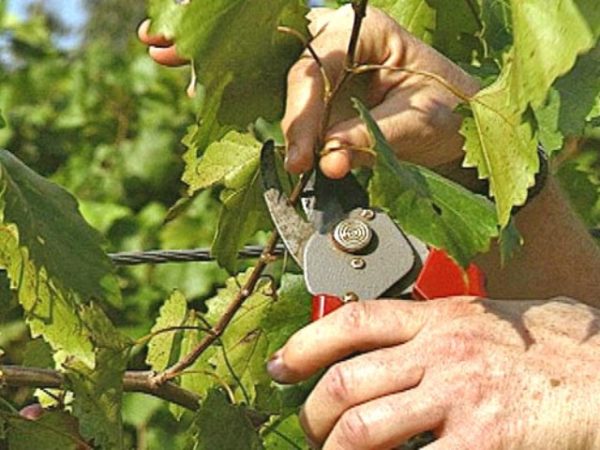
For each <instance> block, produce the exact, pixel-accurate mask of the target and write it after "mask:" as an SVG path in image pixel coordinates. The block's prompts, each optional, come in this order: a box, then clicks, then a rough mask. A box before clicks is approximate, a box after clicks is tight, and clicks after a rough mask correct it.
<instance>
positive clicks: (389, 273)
mask: <svg viewBox="0 0 600 450" xmlns="http://www.w3.org/2000/svg"><path fill="white" fill-rule="evenodd" d="M260 168H261V175H262V182H263V188H264V192H263V195H264V198H265V201H266V204H267V208H268V210H269V212H270V215H271V219H272V221H273V223H274V225H275V227H276V229H277V231H278V233H279V235H280V237H281V240H282V241H283V243H284V245H285V247H286V249H287V251H288V253H289V255H290V256H291V257H292V258H293V259H294V261H295V262H296V263H297V264H298V265H299V266H300V267H301V268H302V270H303V272H304V278H305V281H306V286H307V288H308V290H309V291H310V293H311V294H312V295H313V302H312V319H313V320H318V319H320V318H322V317H323V316H325V315H327V314H329V313H330V312H332V311H334V310H336V309H337V308H339V307H341V306H342V305H344V304H345V303H347V302H350V301H358V300H368V299H377V298H382V297H386V298H400V299H411V298H412V299H415V300H430V299H435V298H440V297H448V296H453V295H474V296H485V295H486V292H485V276H484V274H483V272H482V271H481V270H480V269H479V268H478V267H477V266H475V265H471V266H469V267H468V268H467V269H466V270H464V269H463V268H462V267H460V266H459V265H457V264H456V263H455V262H454V261H453V260H452V259H451V258H450V257H449V256H448V255H447V254H446V253H445V252H444V251H442V250H438V249H433V248H429V247H427V246H426V245H425V244H424V243H423V242H421V241H420V240H418V239H416V238H415V237H413V236H410V235H408V234H407V233H405V232H404V231H403V230H402V229H401V228H399V227H398V225H397V224H396V223H395V222H394V221H393V220H392V219H391V218H390V216H388V215H387V214H386V213H385V212H383V211H381V210H378V209H375V208H371V207H370V206H369V199H368V196H367V193H366V192H365V190H364V189H363V187H362V186H361V185H360V183H359V182H358V181H357V179H356V178H355V176H354V175H353V174H348V175H347V176H346V177H345V178H343V179H341V180H331V179H328V178H327V177H325V176H324V175H323V174H322V173H321V172H320V171H319V170H318V169H317V170H316V171H315V173H314V174H313V176H312V177H311V179H310V181H309V182H308V183H307V185H306V187H305V188H304V191H303V193H302V196H301V203H302V208H303V210H304V213H305V216H306V217H303V216H302V215H301V214H300V213H299V212H298V211H297V209H296V208H295V207H293V206H292V205H291V204H290V201H289V199H288V197H287V196H286V194H285V193H284V191H283V189H282V186H281V183H280V180H279V177H278V172H277V167H276V156H275V147H274V144H273V142H272V141H268V142H267V143H265V144H264V146H263V148H262V151H261V161H260Z"/></svg>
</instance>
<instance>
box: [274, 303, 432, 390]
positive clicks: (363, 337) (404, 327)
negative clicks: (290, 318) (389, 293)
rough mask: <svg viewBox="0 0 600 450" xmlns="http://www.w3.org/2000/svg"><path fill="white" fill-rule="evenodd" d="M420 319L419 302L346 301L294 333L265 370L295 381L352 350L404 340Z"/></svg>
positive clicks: (415, 330) (279, 378)
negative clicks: (330, 312)
mask: <svg viewBox="0 0 600 450" xmlns="http://www.w3.org/2000/svg"><path fill="white" fill-rule="evenodd" d="M424 322H425V314H423V304H421V303H417V302H409V301H402V302H399V301H397V300H374V301H361V302H354V303H349V304H347V305H345V306H344V307H343V308H340V309H339V310H337V311H335V312H334V313H332V314H330V315H328V316H326V317H324V318H323V319H321V320H319V321H317V322H314V323H312V324H310V325H308V326H306V327H304V328H303V329H301V330H300V331H298V332H297V333H296V334H294V335H293V336H292V337H291V338H290V339H289V340H288V342H287V343H286V344H285V345H284V346H283V348H282V349H280V350H279V351H278V352H277V353H275V355H273V357H272V358H271V360H270V361H269V363H268V370H269V373H270V374H271V376H272V377H273V378H274V379H275V380H277V381H279V382H280V383H295V382H297V381H300V380H303V379H306V378H308V377H310V376H311V375H313V374H314V373H316V372H317V371H318V370H319V369H321V368H324V367H328V366H330V365H331V364H333V363H335V362H337V361H339V360H341V359H343V358H345V357H346V356H349V355H351V354H353V353H356V352H359V351H366V350H372V349H376V348H381V347H388V346H392V345H397V344H399V343H403V342H406V341H408V340H410V339H412V338H413V337H414V336H415V335H416V334H417V333H418V332H419V330H420V329H421V327H422V326H423V324H424Z"/></svg>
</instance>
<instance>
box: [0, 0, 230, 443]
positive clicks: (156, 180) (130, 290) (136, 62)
mask: <svg viewBox="0 0 600 450" xmlns="http://www.w3.org/2000/svg"><path fill="white" fill-rule="evenodd" d="M88 4H89V5H88V12H89V22H88V25H87V27H86V28H85V29H84V30H83V39H82V40H81V42H80V43H79V44H78V45H77V46H75V47H74V48H70V49H66V50H65V49H61V48H60V47H59V46H57V45H56V40H57V38H58V37H60V36H62V35H64V34H65V33H66V32H68V31H69V30H66V29H65V28H64V26H63V25H62V24H61V23H60V22H59V20H58V19H57V17H56V16H53V15H52V14H51V13H50V12H49V11H46V10H45V9H44V7H43V6H42V5H43V4H42V3H38V4H37V5H34V7H32V8H31V9H30V12H29V15H28V16H27V18H25V19H24V20H21V19H18V18H16V17H13V16H10V15H8V14H6V13H5V8H4V6H5V5H4V3H3V2H0V30H1V31H0V46H1V52H2V56H1V57H0V111H2V112H1V116H2V118H3V119H4V120H5V121H6V126H5V127H4V128H2V129H0V148H7V149H10V151H11V152H12V153H14V154H15V155H16V156H17V157H18V158H20V159H21V160H22V161H24V162H25V163H26V164H27V165H28V166H29V167H31V168H32V169H34V170H35V171H36V172H38V173H40V174H42V175H44V176H46V177H48V178H50V179H51V180H52V181H54V182H57V183H58V184H60V185H62V186H63V187H65V188H66V189H67V190H68V191H70V192H71V193H73V194H74V195H75V196H76V197H77V199H78V200H79V201H80V205H81V211H82V213H83V214H84V216H85V217H86V219H87V220H88V221H89V222H90V223H91V224H92V225H93V226H94V227H95V228H97V229H98V230H99V231H100V232H101V233H102V234H103V235H104V236H105V238H106V245H105V248H106V250H107V251H124V250H141V249H156V248H195V247H208V246H210V244H211V241H212V237H213V234H214V230H215V227H216V221H217V218H218V214H219V205H218V201H217V199H216V198H213V194H211V193H209V192H207V193H203V194H201V195H200V196H199V197H198V198H197V200H196V201H195V202H194V204H193V205H192V206H191V207H190V208H188V209H187V210H186V211H185V213H184V214H183V215H181V216H179V217H178V218H177V219H175V220H173V221H171V222H169V223H164V219H165V217H166V215H167V211H168V209H169V208H170V207H171V206H172V205H173V204H174V203H175V202H176V201H177V200H178V199H179V198H180V197H181V196H182V195H183V194H184V191H185V188H184V186H183V184H182V183H181V182H180V176H181V172H182V170H183V164H182V161H181V153H182V151H183V147H182V146H181V144H180V143H179V141H180V139H181V136H183V135H184V134H185V131H186V130H185V129H186V127H187V125H188V124H190V123H192V122H193V121H194V114H193V110H194V109H195V107H194V105H193V102H192V101H190V100H189V99H188V98H187V97H186V96H185V85H186V82H187V79H186V78H187V72H186V71H185V69H182V70H168V69H164V68H161V67H159V66H157V65H155V64H154V63H153V62H152V61H151V60H150V58H148V57H147V55H146V51H145V49H144V47H143V46H142V45H141V44H140V43H138V42H137V40H136V34H135V27H136V25H137V24H138V23H139V22H140V21H141V20H142V19H143V18H144V4H143V2H122V1H103V2H92V1H89V2H88ZM118 274H119V282H120V285H121V288H122V290H123V297H124V307H123V309H122V310H117V309H114V310H109V311H108V313H109V315H110V317H111V319H112V320H113V322H114V323H115V324H116V325H117V326H118V327H119V328H120V329H121V330H122V331H124V332H125V333H126V334H127V335H129V336H130V337H133V338H137V337H140V336H143V335H145V334H147V333H148V332H149V330H150V329H151V327H152V326H153V324H154V320H155V318H156V316H157V315H158V309H159V308H160V306H161V304H162V302H163V301H164V299H165V298H167V297H168V295H169V294H170V293H171V291H172V290H173V289H175V288H176V287H177V288H178V289H180V290H181V291H182V292H183V293H185V295H186V298H188V299H189V300H190V301H191V302H195V303H197V305H198V306H202V304H203V301H204V299H206V298H208V297H210V296H211V295H212V294H214V292H215V290H216V287H217V286H218V285H220V284H223V282H224V280H225V278H226V272H225V271H223V270H221V269H219V268H218V267H217V266H216V264H212V263H209V264H206V263H195V264H187V265H165V266H156V267H151V266H142V267H137V268H131V269H122V270H119V272H118ZM0 304H1V305H2V306H1V308H0V347H2V349H3V350H5V352H6V355H5V357H4V358H3V360H2V361H3V363H6V364H10V363H13V364H22V363H23V361H24V355H25V352H24V349H25V347H26V345H27V343H28V342H29V341H30V339H29V333H28V331H27V329H26V327H25V324H24V322H23V313H22V311H21V310H20V308H19V307H18V306H17V304H16V301H14V299H12V294H11V293H10V292H9V291H8V288H7V280H6V277H5V276H4V274H3V273H0ZM143 360H144V355H143V354H139V355H135V354H134V357H133V358H132V364H131V368H133V369H135V368H144V367H145V366H144V363H143ZM32 393H33V392H32V391H31V390H27V389H21V390H13V391H11V392H10V394H11V395H10V397H9V398H10V401H11V402H12V403H13V404H14V405H15V406H16V407H20V406H22V405H23V404H25V403H27V402H31V401H32ZM142 411H143V414H142V413H141V412H142ZM124 415H125V421H126V432H127V436H126V441H127V442H128V447H127V448H132V447H135V446H138V448H167V447H171V446H170V445H169V444H171V443H172V442H173V441H172V439H173V436H174V432H175V431H176V430H177V429H178V428H182V429H183V428H185V427H186V422H185V420H184V421H183V422H181V423H178V422H176V421H175V420H174V419H173V417H172V416H171V415H170V413H169V412H168V410H167V407H166V404H165V403H163V402H160V401H156V400H153V399H148V398H147V397H144V396H140V395H132V396H130V397H129V396H128V397H126V398H125V405H124ZM171 448H175V447H171Z"/></svg>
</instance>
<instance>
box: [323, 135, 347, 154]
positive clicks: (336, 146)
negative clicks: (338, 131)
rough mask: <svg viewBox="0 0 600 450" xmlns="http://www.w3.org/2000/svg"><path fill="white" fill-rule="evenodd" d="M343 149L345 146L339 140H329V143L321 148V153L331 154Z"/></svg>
mask: <svg viewBox="0 0 600 450" xmlns="http://www.w3.org/2000/svg"><path fill="white" fill-rule="evenodd" d="M344 147H346V144H344V143H343V142H342V141H340V140H339V139H335V138H334V139H330V140H329V141H327V142H326V143H325V146H324V147H323V153H329V152H333V151H335V150H341V149H342V148H344Z"/></svg>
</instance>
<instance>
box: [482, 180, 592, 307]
mask: <svg viewBox="0 0 600 450" xmlns="http://www.w3.org/2000/svg"><path fill="white" fill-rule="evenodd" d="M516 224H517V227H518V228H519V231H520V232H521V234H522V236H523V238H524V240H525V244H524V246H523V248H522V249H521V250H520V252H519V253H518V254H517V255H516V256H515V257H513V258H512V259H511V260H510V261H508V262H507V263H506V264H505V266H504V267H501V263H500V257H499V251H498V248H497V247H495V248H493V249H492V251H490V252H489V253H488V254H486V255H483V256H481V257H479V258H478V260H477V263H478V264H479V265H480V266H481V267H482V269H484V271H485V272H486V274H487V280H488V291H489V294H490V297H492V298H506V299H542V298H550V297H555V296H559V295H564V296H568V297H571V298H574V299H577V300H580V301H582V302H585V303H587V304H589V305H592V306H595V307H600V247H598V246H597V245H596V243H595V242H594V240H593V238H592V237H591V236H590V235H589V233H588V230H587V229H586V228H585V227H584V225H583V223H582V222H581V221H580V220H579V219H578V218H577V217H576V216H575V213H574V212H573V210H572V209H571V207H570V206H569V203H568V201H567V199H566V198H565V196H564V195H563V193H562V192H561V191H560V188H559V186H558V183H557V182H556V180H554V179H552V177H550V178H549V179H548V181H547V185H546V186H545V187H544V189H543V191H542V192H541V193H540V194H539V195H538V196H537V197H536V198H534V199H533V200H532V201H531V202H530V203H529V204H528V205H527V206H526V207H524V208H523V209H522V210H521V211H520V212H519V213H518V214H517V215H516Z"/></svg>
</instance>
